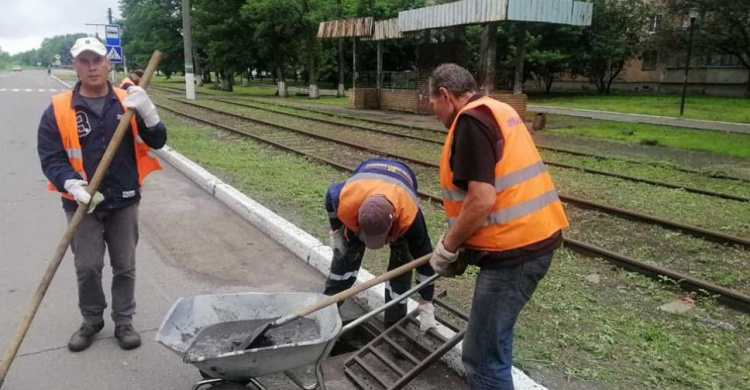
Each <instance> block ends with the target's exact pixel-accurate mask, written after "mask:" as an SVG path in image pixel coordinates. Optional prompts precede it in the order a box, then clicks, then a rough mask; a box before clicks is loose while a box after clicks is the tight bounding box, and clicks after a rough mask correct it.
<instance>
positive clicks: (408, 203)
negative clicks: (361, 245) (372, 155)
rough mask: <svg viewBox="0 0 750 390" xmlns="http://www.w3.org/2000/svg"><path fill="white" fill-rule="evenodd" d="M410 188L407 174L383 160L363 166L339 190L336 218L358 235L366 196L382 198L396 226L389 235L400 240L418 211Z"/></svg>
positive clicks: (412, 187) (414, 195)
mask: <svg viewBox="0 0 750 390" xmlns="http://www.w3.org/2000/svg"><path fill="white" fill-rule="evenodd" d="M378 171H385V172H388V174H385V172H384V173H378ZM414 186H415V183H412V176H411V175H410V174H409V172H407V171H406V170H405V169H403V168H402V167H401V166H399V165H397V164H389V163H387V162H383V161H373V162H371V163H367V164H365V165H364V166H363V167H362V169H361V170H359V171H358V172H357V173H355V174H354V175H352V176H351V177H350V178H349V179H348V180H347V181H346V183H345V184H344V187H343V188H342V189H341V194H340V195H339V205H338V208H337V209H336V215H337V216H338V218H339V220H340V221H341V222H342V223H343V224H344V225H345V226H346V227H347V228H348V229H349V230H351V231H353V232H354V233H359V224H358V223H357V220H358V216H359V206H361V205H362V202H364V200H365V199H367V198H368V197H370V196H373V195H383V196H384V197H385V198H386V199H388V201H389V202H391V204H392V205H393V220H394V224H395V225H396V226H398V231H396V232H391V233H392V234H395V237H401V236H402V235H404V233H406V231H407V230H409V227H411V225H412V223H414V220H415V219H416V218H417V213H418V211H419V200H418V198H417V194H416V192H415V191H414Z"/></svg>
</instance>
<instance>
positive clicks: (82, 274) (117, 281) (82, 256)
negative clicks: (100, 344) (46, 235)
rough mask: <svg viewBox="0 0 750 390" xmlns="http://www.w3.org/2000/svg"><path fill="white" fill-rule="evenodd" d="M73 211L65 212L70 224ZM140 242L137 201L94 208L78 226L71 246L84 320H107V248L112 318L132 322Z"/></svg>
mask: <svg viewBox="0 0 750 390" xmlns="http://www.w3.org/2000/svg"><path fill="white" fill-rule="evenodd" d="M73 214H74V213H73V212H69V211H66V212H65V215H66V217H67V218H68V223H70V220H71V218H73ZM137 244H138V204H137V203H135V204H133V205H130V206H126V207H123V208H120V209H111V210H107V209H102V210H99V209H97V210H95V211H94V212H93V213H91V214H86V216H85V217H84V218H83V221H81V224H80V225H78V229H77V230H76V233H75V236H74V237H73V242H72V243H71V244H70V248H71V249H72V250H73V255H74V262H75V267H76V276H77V277H78V307H79V308H80V310H81V315H82V316H83V323H84V324H87V325H96V324H100V323H102V321H104V319H103V315H104V309H106V308H107V299H106V298H105V296H104V289H103V288H102V269H103V268H104V249H105V247H106V248H107V249H108V251H109V259H110V264H111V266H112V321H114V323H115V325H129V324H131V323H132V321H133V314H134V313H135V247H136V245H137Z"/></svg>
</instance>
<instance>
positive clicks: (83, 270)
mask: <svg viewBox="0 0 750 390" xmlns="http://www.w3.org/2000/svg"><path fill="white" fill-rule="evenodd" d="M70 53H71V54H72V55H73V67H74V68H75V70H76V73H77V74H78V78H79V81H78V83H76V85H75V87H74V88H73V90H72V91H68V92H64V93H61V94H58V95H55V96H53V97H52V104H51V105H50V106H49V108H47V110H46V111H45V112H44V114H43V115H42V120H41V123H40V124H39V131H38V146H37V150H38V152H39V159H40V160H41V164H42V170H43V171H44V175H45V176H46V177H47V179H49V181H50V182H49V183H48V188H49V189H50V190H53V191H58V192H60V194H61V196H62V206H63V209H64V210H65V214H66V216H67V218H68V222H70V219H71V218H72V217H73V214H74V213H75V210H76V209H77V208H78V203H82V204H89V203H90V202H91V203H92V206H95V203H96V198H97V197H98V195H99V194H100V193H101V194H103V195H104V200H103V201H101V203H100V204H99V205H98V206H96V209H95V210H94V211H93V212H91V211H89V214H87V215H86V216H85V217H84V219H83V220H82V221H81V224H80V225H79V226H78V229H77V230H76V232H75V235H74V237H73V241H72V243H71V249H72V250H73V254H74V263H75V269H76V275H77V279H78V307H79V308H80V311H81V315H82V316H83V324H82V325H81V326H80V328H79V329H78V331H76V332H75V333H74V334H73V336H72V337H71V338H70V341H69V342H68V348H69V349H70V350H71V351H74V352H77V351H82V350H84V349H86V348H88V347H89V346H90V345H91V343H92V342H93V341H94V336H95V335H96V334H97V333H98V332H99V331H100V330H102V328H103V327H104V319H103V314H104V309H105V308H106V307H107V301H106V299H105V297H104V291H103V289H102V268H103V267H104V250H105V247H106V248H107V249H108V250H109V258H110V263H111V265H112V320H113V321H114V324H115V337H116V338H117V340H118V342H119V344H120V347H121V348H123V349H133V348H137V347H138V346H140V345H141V338H140V336H139V335H138V333H137V332H136V331H135V329H134V328H133V325H132V321H133V314H134V313H135V296H134V291H135V247H136V244H137V242H138V203H139V201H140V198H141V190H140V188H141V186H142V185H143V179H144V178H145V177H146V175H148V174H149V173H150V172H152V171H154V170H158V169H161V166H160V165H159V161H158V160H157V159H156V158H154V157H151V155H150V153H151V149H150V148H154V149H159V148H161V147H162V146H164V144H165V142H166V139H167V130H166V127H165V126H164V124H163V123H161V121H160V120H159V115H158V114H157V112H156V107H154V104H153V103H152V102H151V100H150V99H149V97H148V96H147V95H146V92H145V91H144V90H143V89H142V88H140V87H130V90H129V92H125V91H124V90H122V89H119V88H114V87H113V86H112V85H111V84H110V83H109V82H108V81H107V75H108V74H109V70H110V63H109V59H108V58H107V57H105V54H106V53H107V49H106V47H105V46H104V44H102V43H101V42H100V41H99V40H98V39H96V38H80V39H78V40H76V42H75V44H74V45H73V47H72V48H71V49H70ZM125 107H130V108H133V109H134V110H135V111H136V115H134V116H133V119H132V120H131V121H130V128H129V129H128V131H127V133H126V134H125V137H124V138H123V139H122V143H121V144H120V147H119V149H118V150H117V153H115V155H114V158H113V159H112V163H111V165H110V167H109V170H108V171H107V174H106V175H105V177H104V180H103V181H102V183H101V186H100V187H99V192H97V195H95V196H94V201H93V202H92V196H91V195H90V194H89V192H88V191H87V189H86V185H87V184H88V182H87V180H88V179H89V178H91V177H93V175H94V172H95V171H96V168H97V167H98V166H99V162H100V161H101V159H102V157H103V155H104V151H105V149H106V147H107V145H108V144H109V142H110V140H111V139H112V136H113V135H114V132H115V129H116V128H117V125H118V123H119V121H120V117H121V116H122V114H123V113H124V112H125Z"/></svg>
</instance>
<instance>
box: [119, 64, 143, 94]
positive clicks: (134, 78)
mask: <svg viewBox="0 0 750 390" xmlns="http://www.w3.org/2000/svg"><path fill="white" fill-rule="evenodd" d="M141 77H143V70H141V69H136V70H134V71H132V72H130V76H128V77H125V80H122V82H121V83H120V88H122V89H124V90H126V91H127V90H128V88H130V87H132V86H134V85H136V86H137V85H138V83H140V82H141Z"/></svg>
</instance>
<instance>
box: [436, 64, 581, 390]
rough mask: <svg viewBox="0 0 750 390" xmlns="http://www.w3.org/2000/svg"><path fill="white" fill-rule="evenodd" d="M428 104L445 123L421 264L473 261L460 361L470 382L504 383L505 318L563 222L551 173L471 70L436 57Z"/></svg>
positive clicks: (497, 388)
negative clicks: (431, 227)
mask: <svg viewBox="0 0 750 390" xmlns="http://www.w3.org/2000/svg"><path fill="white" fill-rule="evenodd" d="M429 90H430V105H431V107H432V109H433V110H434V111H435V114H436V115H437V117H438V119H439V120H440V121H441V122H442V123H443V124H444V125H445V127H446V128H448V129H449V132H448V136H447V137H446V140H445V145H444V147H443V154H442V157H441V159H440V186H441V187H442V188H443V205H444V207H445V213H446V215H447V217H448V225H449V228H448V231H447V232H446V233H445V234H444V235H443V236H442V237H441V238H440V241H439V242H438V244H437V248H435V252H434V254H433V256H432V258H431V259H430V264H432V267H433V268H434V269H435V271H436V272H437V273H438V274H440V275H443V276H448V277H451V276H456V274H459V273H461V272H463V269H465V266H466V264H473V265H477V266H478V267H479V268H480V272H479V275H478V276H477V281H476V285H475V288H474V299H473V301H472V306H471V314H470V316H469V325H468V328H467V331H466V337H465V339H464V342H463V363H464V367H465V369H466V374H467V377H468V378H469V382H470V384H471V388H472V389H474V390H503V389H513V378H512V376H511V368H512V366H513V327H514V326H515V323H516V319H517V318H518V314H519V313H520V312H521V309H523V307H524V306H525V305H526V303H527V302H528V301H529V299H530V298H531V295H532V294H533V293H534V290H535V289H536V286H537V284H538V283H539V281H540V280H541V279H542V278H543V277H544V275H545V274H546V273H547V270H548V269H549V266H550V263H551V262H552V255H553V252H554V250H555V249H557V248H558V247H559V246H560V245H561V243H562V229H563V228H565V227H567V226H568V220H567V218H566V217H565V212H564V211H563V207H562V204H561V203H560V200H559V199H558V197H557V191H556V190H555V186H554V185H553V184H552V179H551V178H550V175H549V173H548V172H547V169H546V167H545V166H544V164H543V163H542V159H541V157H540V156H539V153H538V152H537V150H536V146H535V145H534V141H533V140H532V139H531V136H530V135H529V132H528V130H527V129H526V126H525V125H524V122H523V120H522V119H521V118H520V117H519V116H518V113H517V112H516V111H515V110H514V109H513V108H511V107H510V106H509V105H507V104H505V103H501V102H499V101H497V100H495V99H492V98H490V97H487V96H483V95H481V94H477V93H476V90H477V87H476V82H475V81H474V77H473V76H472V75H471V74H470V73H469V72H468V71H467V70H466V69H464V68H462V67H460V66H458V65H455V64H443V65H440V66H439V67H438V68H437V69H435V70H434V71H433V73H432V75H431V76H430V79H429Z"/></svg>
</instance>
